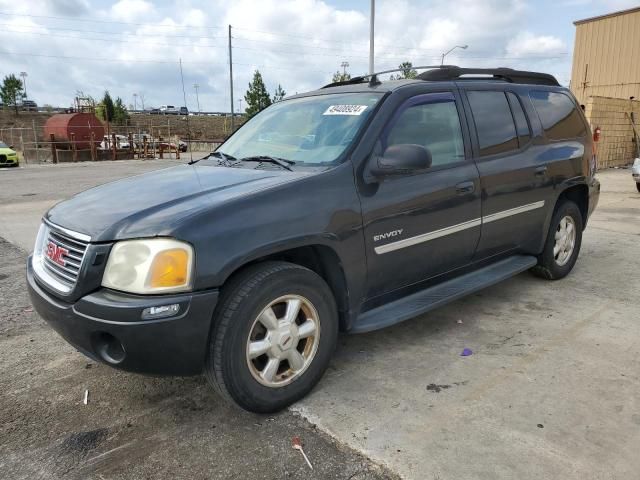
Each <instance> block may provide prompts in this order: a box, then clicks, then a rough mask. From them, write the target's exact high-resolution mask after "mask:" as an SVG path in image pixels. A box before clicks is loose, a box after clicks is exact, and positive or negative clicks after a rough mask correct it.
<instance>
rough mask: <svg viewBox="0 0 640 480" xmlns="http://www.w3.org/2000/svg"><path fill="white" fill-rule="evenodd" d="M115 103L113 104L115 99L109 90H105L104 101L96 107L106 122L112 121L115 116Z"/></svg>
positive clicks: (99, 115)
mask: <svg viewBox="0 0 640 480" xmlns="http://www.w3.org/2000/svg"><path fill="white" fill-rule="evenodd" d="M115 110H116V108H115V105H114V104H113V99H112V98H111V95H110V94H109V91H108V90H107V91H106V92H104V97H102V102H100V105H98V107H97V108H96V113H97V114H98V117H100V118H101V119H102V120H104V121H105V122H112V121H113V119H114V117H115V113H116V112H115Z"/></svg>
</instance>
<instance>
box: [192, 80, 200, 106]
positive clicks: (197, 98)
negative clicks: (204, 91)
mask: <svg viewBox="0 0 640 480" xmlns="http://www.w3.org/2000/svg"><path fill="white" fill-rule="evenodd" d="M193 88H195V89H196V103H197V104H198V113H200V97H199V96H198V89H199V88H200V85H198V84H197V83H194V84H193Z"/></svg>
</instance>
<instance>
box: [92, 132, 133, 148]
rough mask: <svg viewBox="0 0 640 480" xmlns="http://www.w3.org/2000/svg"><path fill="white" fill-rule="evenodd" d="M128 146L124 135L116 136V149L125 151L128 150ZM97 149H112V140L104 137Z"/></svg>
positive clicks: (127, 140)
mask: <svg viewBox="0 0 640 480" xmlns="http://www.w3.org/2000/svg"><path fill="white" fill-rule="evenodd" d="M129 146H130V144H129V138H128V137H127V136H126V135H116V148H120V149H126V148H129ZM98 148H99V149H101V150H109V149H110V148H113V139H112V138H111V137H110V136H109V135H105V136H104V137H103V138H102V142H100V145H99V146H98Z"/></svg>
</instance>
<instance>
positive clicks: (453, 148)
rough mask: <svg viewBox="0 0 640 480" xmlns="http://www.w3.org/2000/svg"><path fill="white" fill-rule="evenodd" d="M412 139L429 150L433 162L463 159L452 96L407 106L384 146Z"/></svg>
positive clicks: (436, 164) (457, 119) (414, 142)
mask: <svg viewBox="0 0 640 480" xmlns="http://www.w3.org/2000/svg"><path fill="white" fill-rule="evenodd" d="M402 143H412V144H416V145H422V146H423V147H426V148H428V149H429V151H430V152H431V157H432V166H434V167H437V166H441V165H447V164H452V163H457V162H460V161H462V160H464V143H463V141H462V131H461V128H460V118H459V117H458V110H457V109H456V104H455V102H454V101H453V100H450V101H444V102H433V103H424V104H422V105H413V106H410V107H408V108H406V109H405V110H404V111H403V112H402V113H401V114H400V116H399V117H398V118H397V120H396V122H395V124H394V125H393V127H392V128H391V130H390V131H389V134H388V135H387V141H386V146H387V147H388V146H390V145H398V144H402Z"/></svg>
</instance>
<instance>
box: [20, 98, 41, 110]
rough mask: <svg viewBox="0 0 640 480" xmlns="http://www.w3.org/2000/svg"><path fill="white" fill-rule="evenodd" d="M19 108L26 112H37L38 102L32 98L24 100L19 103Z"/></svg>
mask: <svg viewBox="0 0 640 480" xmlns="http://www.w3.org/2000/svg"><path fill="white" fill-rule="evenodd" d="M20 110H24V111H27V112H37V111H38V104H37V103H36V102H34V101H33V100H24V101H23V102H22V104H21V105H20Z"/></svg>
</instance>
